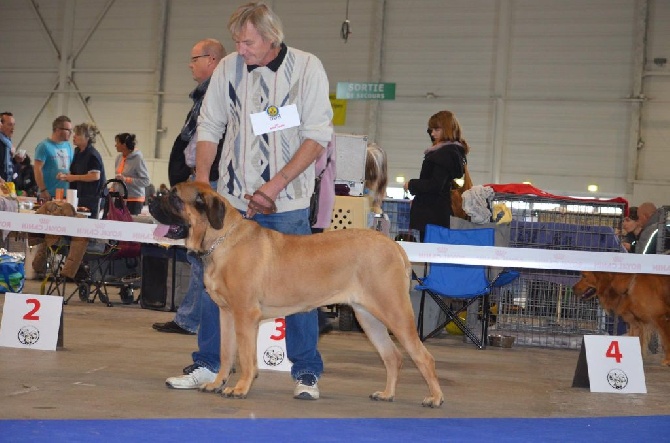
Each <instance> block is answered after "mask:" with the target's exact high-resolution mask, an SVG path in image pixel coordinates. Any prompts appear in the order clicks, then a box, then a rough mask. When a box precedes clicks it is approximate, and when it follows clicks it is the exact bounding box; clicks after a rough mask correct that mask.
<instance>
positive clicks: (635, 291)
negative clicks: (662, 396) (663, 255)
mask: <svg viewBox="0 0 670 443" xmlns="http://www.w3.org/2000/svg"><path fill="white" fill-rule="evenodd" d="M573 289H574V291H575V295H577V296H580V297H582V299H589V298H592V297H594V296H597V297H598V301H599V302H600V305H601V306H602V307H603V308H604V309H606V310H607V311H609V312H611V313H613V314H614V315H618V316H619V317H621V318H622V319H623V320H624V321H625V322H626V323H627V324H628V327H629V330H628V335H631V336H635V337H640V346H641V348H642V352H643V353H644V352H646V350H647V346H648V343H649V337H650V334H651V332H652V330H653V328H655V329H656V330H657V331H658V333H659V335H660V338H661V341H662V343H663V348H664V349H665V358H664V359H663V362H662V364H663V365H665V366H670V276H668V275H657V274H623V273H616V272H591V271H584V272H582V276H581V279H580V280H579V281H578V282H577V283H576V284H575V285H574V287H573Z"/></svg>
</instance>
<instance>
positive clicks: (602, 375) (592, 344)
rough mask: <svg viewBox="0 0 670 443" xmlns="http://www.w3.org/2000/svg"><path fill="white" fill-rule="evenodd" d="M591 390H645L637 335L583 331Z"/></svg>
mask: <svg viewBox="0 0 670 443" xmlns="http://www.w3.org/2000/svg"><path fill="white" fill-rule="evenodd" d="M584 346H585V347H586V363H587V364H588V372H589V381H590V385H591V392H617V393H623V394H646V393H647V386H646V382H645V378H644V369H643V367H642V354H641V352H640V339H639V338H637V337H621V336H607V335H585V336H584Z"/></svg>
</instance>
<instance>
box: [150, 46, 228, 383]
mask: <svg viewBox="0 0 670 443" xmlns="http://www.w3.org/2000/svg"><path fill="white" fill-rule="evenodd" d="M225 55H226V50H225V48H224V47H223V45H222V44H221V42H219V41H218V40H215V39H213V38H208V39H205V40H201V41H199V42H198V43H196V44H195V45H194V46H193V49H191V62H190V63H189V65H188V66H189V69H190V70H191V74H192V75H193V80H195V81H196V82H198V86H197V87H196V88H195V89H194V90H193V91H192V92H191V94H190V95H189V97H190V98H191V100H193V106H191V110H190V111H189V113H188V115H187V116H186V121H185V122H184V126H183V127H182V129H181V132H180V133H179V134H178V135H177V139H176V140H175V141H174V144H173V145H172V151H171V152H170V161H169V163H168V179H169V180H170V186H174V185H176V184H177V183H181V182H184V181H187V180H190V179H191V178H192V177H191V176H192V175H193V171H194V168H195V145H196V142H197V137H196V128H197V126H198V115H199V114H200V105H202V100H203V99H204V98H205V93H206V92H207V88H208V87H209V80H210V77H211V76H212V73H213V72H214V69H215V68H216V66H217V65H218V64H219V61H220V60H221V59H222V58H223V57H224V56H225ZM222 147H223V138H221V140H220V141H219V145H218V148H217V154H216V160H215V161H214V164H212V167H211V168H210V170H209V182H210V185H211V186H212V188H214V189H216V182H217V180H218V179H219V159H220V158H221V148H222ZM186 258H187V260H188V262H189V264H190V265H191V278H190V280H189V284H188V290H187V291H186V295H185V296H184V300H182V302H181V303H180V304H179V309H178V310H177V314H176V315H175V317H174V320H171V321H169V322H166V323H154V324H153V328H154V329H155V330H157V331H159V332H169V333H177V334H187V335H193V334H195V333H196V332H197V331H198V326H200V312H201V308H200V305H201V303H200V301H201V300H202V298H204V297H206V298H209V295H207V293H206V292H205V284H204V283H203V281H202V280H203V278H204V277H203V269H202V260H201V259H200V258H199V257H197V256H196V255H194V254H190V253H189V254H188V255H187V256H186ZM192 369H193V368H191V367H190V366H189V367H186V368H185V369H184V374H188V373H189V371H191V370H192ZM180 381H181V380H179V381H176V382H175V383H179V382H180Z"/></svg>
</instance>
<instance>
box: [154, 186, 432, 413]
mask: <svg viewBox="0 0 670 443" xmlns="http://www.w3.org/2000/svg"><path fill="white" fill-rule="evenodd" d="M149 211H150V212H151V215H153V216H154V218H155V219H156V220H157V221H158V222H159V223H162V224H164V225H169V226H170V228H169V230H168V234H167V235H166V236H167V237H169V238H173V239H178V238H183V239H185V244H186V247H187V248H188V249H190V250H191V251H194V252H196V253H199V254H200V255H201V256H202V258H203V265H204V283H205V286H206V288H207V292H208V293H209V295H210V296H211V297H212V299H213V300H214V302H216V304H217V305H218V306H219V309H220V318H221V369H220V370H219V373H218V375H217V378H216V380H214V382H212V383H208V384H205V385H203V386H202V387H201V390H203V391H208V392H215V391H216V392H221V393H222V394H223V395H225V396H227V397H236V398H244V397H246V396H247V394H248V392H249V389H250V388H251V384H252V382H253V380H254V378H255V376H256V375H257V373H258V367H257V362H256V338H257V335H258V325H259V323H260V321H261V320H262V319H266V318H274V317H281V316H286V315H289V314H294V313H296V312H304V311H310V310H312V309H315V308H317V307H319V306H324V305H329V304H336V303H344V304H348V305H351V306H352V308H353V310H354V312H355V313H356V318H357V319H358V321H359V323H360V324H361V326H362V328H363V330H364V331H365V333H366V334H367V336H368V338H369V339H370V341H371V342H372V344H373V345H374V347H375V348H376V349H377V351H378V352H379V355H380V356H381V358H382V360H383V362H384V365H385V367H386V388H385V389H384V390H383V391H378V392H375V393H373V394H371V396H370V397H371V398H372V399H374V400H386V401H392V400H393V397H394V395H395V389H396V384H397V381H398V372H399V370H400V367H401V365H402V356H401V353H400V351H399V350H398V348H397V347H396V346H395V344H394V343H393V340H391V337H390V336H389V332H388V330H387V328H388V329H389V330H391V332H393V334H394V335H395V337H396V338H397V340H398V341H399V342H400V343H401V344H402V346H403V347H404V348H405V349H406V350H407V352H408V353H409V355H410V357H411V358H412V360H413V361H414V363H415V364H416V366H417V367H418V368H419V371H420V372H421V374H422V375H423V377H424V379H425V380H426V383H427V384H428V388H429V390H430V395H429V396H428V397H426V398H424V400H423V405H424V406H429V407H439V406H440V405H441V404H442V403H443V401H444V397H443V394H442V390H441V389H440V385H439V383H438V380H437V375H436V373H435V361H434V359H433V356H432V355H430V353H429V352H428V350H426V348H425V346H424V345H423V343H421V341H420V340H419V336H418V334H417V331H416V327H415V325H414V314H413V312H412V304H411V302H410V299H409V284H410V274H411V264H410V262H409V260H408V259H407V255H406V254H405V251H404V250H403V249H402V247H401V246H399V245H398V244H397V243H396V242H394V241H392V240H391V239H389V238H388V237H386V236H384V235H382V234H380V233H379V232H376V231H374V230H371V229H343V230H336V231H331V232H325V233H323V234H319V235H286V234H282V233H279V232H277V231H274V230H271V229H266V228H263V227H261V226H260V225H259V224H258V223H256V222H254V221H252V220H247V219H245V218H244V217H243V216H242V214H241V213H240V212H239V211H238V210H237V209H235V208H234V207H233V206H232V205H231V204H230V203H229V202H228V201H227V200H226V199H225V198H223V197H222V196H220V195H219V194H217V193H216V192H214V191H213V190H212V189H211V188H210V187H209V185H206V184H201V183H180V184H178V185H176V186H175V187H173V188H172V189H171V190H170V192H169V193H168V194H167V195H165V196H161V197H157V198H156V199H154V200H152V202H151V203H150V206H149ZM236 351H237V352H238V353H239V363H240V370H241V374H240V378H239V380H238V382H237V384H236V385H235V386H234V387H225V384H226V381H227V380H226V377H228V374H229V373H230V370H231V368H232V366H233V362H234V360H235V354H236Z"/></svg>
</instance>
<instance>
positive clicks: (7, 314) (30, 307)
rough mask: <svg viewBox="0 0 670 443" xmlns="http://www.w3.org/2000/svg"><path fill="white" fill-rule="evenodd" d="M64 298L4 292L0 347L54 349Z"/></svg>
mask: <svg viewBox="0 0 670 443" xmlns="http://www.w3.org/2000/svg"><path fill="white" fill-rule="evenodd" d="M62 309H63V297H57V296H52V295H32V294H14V293H11V292H8V293H7V294H5V304H4V307H3V310H2V324H0V346H6V347H10V348H29V349H40V350H44V351H55V350H56V344H57V342H58V328H59V327H60V315H61V311H62Z"/></svg>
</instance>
